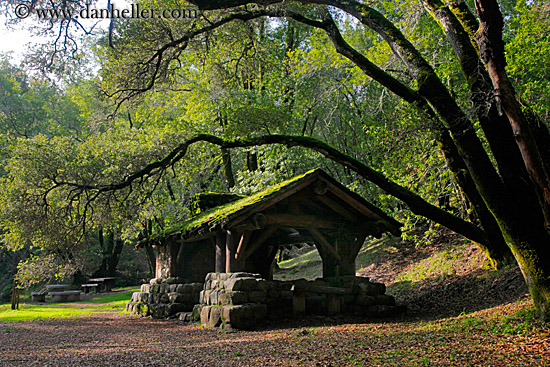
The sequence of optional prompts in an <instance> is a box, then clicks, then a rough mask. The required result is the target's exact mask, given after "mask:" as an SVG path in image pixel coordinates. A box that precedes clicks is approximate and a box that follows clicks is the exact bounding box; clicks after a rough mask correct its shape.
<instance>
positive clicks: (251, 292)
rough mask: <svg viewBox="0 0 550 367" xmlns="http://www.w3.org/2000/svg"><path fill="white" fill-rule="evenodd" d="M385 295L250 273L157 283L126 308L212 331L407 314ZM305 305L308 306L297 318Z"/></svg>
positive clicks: (361, 287)
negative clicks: (324, 317) (296, 319)
mask: <svg viewBox="0 0 550 367" xmlns="http://www.w3.org/2000/svg"><path fill="white" fill-rule="evenodd" d="M385 293H386V287H385V286H384V284H381V283H372V282H370V281H369V279H368V278H363V277H355V276H342V277H332V278H321V279H317V280H314V281H307V280H305V279H298V280H294V281H285V282H283V281H277V280H265V279H262V278H261V276H260V275H259V274H251V273H245V272H238V273H209V274H207V276H206V279H205V282H204V284H203V283H186V282H185V281H184V280H183V279H182V278H154V279H151V281H150V282H149V284H143V285H142V286H141V292H135V293H134V294H133V295H132V300H131V301H130V302H128V303H127V304H126V310H127V311H130V312H133V313H135V314H139V315H142V316H152V317H153V318H176V317H177V318H179V319H180V320H182V321H186V322H198V321H200V323H201V324H202V325H203V326H208V327H220V328H223V329H226V328H231V327H232V328H236V329H250V328H254V327H257V326H259V325H261V324H262V323H264V322H265V320H266V319H267V318H272V319H274V320H277V319H278V318H281V317H283V318H289V317H292V316H300V315H301V314H302V313H303V314H305V315H309V314H334V313H335V312H338V313H341V314H348V315H355V316H367V317H388V316H392V315H394V314H395V313H397V312H402V311H403V310H404V309H403V307H401V306H396V304H395V299H394V298H393V297H392V296H390V295H387V294H385ZM300 302H301V303H300ZM335 303H336V306H335ZM299 304H301V305H302V306H305V307H303V308H302V309H301V310H300V311H303V312H300V314H297V312H296V311H297V309H298V307H297V306H298V305H299ZM335 310H336V311H335Z"/></svg>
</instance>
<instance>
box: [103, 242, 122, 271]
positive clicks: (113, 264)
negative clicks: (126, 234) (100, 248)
mask: <svg viewBox="0 0 550 367" xmlns="http://www.w3.org/2000/svg"><path fill="white" fill-rule="evenodd" d="M114 242H115V245H114V248H113V252H112V254H111V257H110V258H109V264H108V267H107V276H109V277H114V276H116V268H117V266H118V261H119V260H120V254H121V253H122V249H123V247H124V241H122V240H120V239H115V240H114Z"/></svg>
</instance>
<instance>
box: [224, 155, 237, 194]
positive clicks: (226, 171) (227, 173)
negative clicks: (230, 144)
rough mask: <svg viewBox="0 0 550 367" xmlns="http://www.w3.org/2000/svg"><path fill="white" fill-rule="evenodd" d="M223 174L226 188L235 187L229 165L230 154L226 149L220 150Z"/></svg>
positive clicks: (231, 169)
mask: <svg viewBox="0 0 550 367" xmlns="http://www.w3.org/2000/svg"><path fill="white" fill-rule="evenodd" d="M222 160H223V172H224V174H225V180H226V182H227V188H228V189H231V188H232V187H233V186H235V177H234V176H233V166H232V165H231V153H230V152H229V150H228V149H223V148H222Z"/></svg>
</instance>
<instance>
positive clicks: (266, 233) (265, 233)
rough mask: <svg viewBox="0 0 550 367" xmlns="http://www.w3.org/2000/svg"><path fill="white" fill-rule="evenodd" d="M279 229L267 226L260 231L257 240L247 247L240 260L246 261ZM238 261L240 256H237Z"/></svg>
mask: <svg viewBox="0 0 550 367" xmlns="http://www.w3.org/2000/svg"><path fill="white" fill-rule="evenodd" d="M277 229H279V226H269V227H267V228H265V229H264V230H262V231H261V232H260V233H259V235H258V238H256V240H255V241H254V242H252V244H251V245H250V246H248V249H246V250H245V252H244V253H243V255H242V260H243V261H244V260H246V258H248V257H249V256H250V255H251V254H252V253H253V252H254V251H256V250H257V249H258V248H259V247H260V246H261V245H262V244H263V243H265V241H267V240H268V239H269V237H271V236H272V235H273V233H275V231H277ZM239 259H241V256H240V255H239Z"/></svg>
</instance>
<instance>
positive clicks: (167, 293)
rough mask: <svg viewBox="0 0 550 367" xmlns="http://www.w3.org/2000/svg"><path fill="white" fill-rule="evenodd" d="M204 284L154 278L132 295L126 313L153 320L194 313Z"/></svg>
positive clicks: (177, 279)
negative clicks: (187, 312) (188, 312)
mask: <svg viewBox="0 0 550 367" xmlns="http://www.w3.org/2000/svg"><path fill="white" fill-rule="evenodd" d="M202 289H203V283H186V282H185V280H184V279H182V278H175V277H174V278H153V279H151V280H150V281H149V284H142V285H141V291H140V292H135V293H134V294H133V295H132V299H131V301H130V302H128V303H127V304H126V311H129V312H132V313H134V314H137V315H141V316H152V317H153V318H157V319H162V318H174V317H178V315H179V313H182V312H186V311H192V310H193V307H194V306H195V305H196V304H198V303H199V295H200V292H201V291H202Z"/></svg>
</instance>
